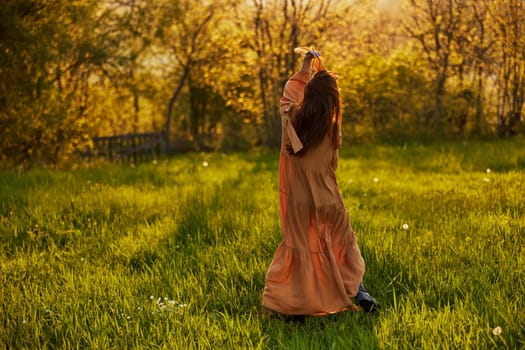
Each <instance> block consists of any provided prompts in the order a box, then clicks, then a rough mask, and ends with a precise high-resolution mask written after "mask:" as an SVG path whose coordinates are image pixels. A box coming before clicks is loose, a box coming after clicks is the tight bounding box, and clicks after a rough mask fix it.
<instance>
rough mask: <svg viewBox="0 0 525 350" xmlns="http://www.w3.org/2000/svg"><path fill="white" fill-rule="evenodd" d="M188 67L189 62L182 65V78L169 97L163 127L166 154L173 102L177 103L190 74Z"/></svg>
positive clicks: (168, 146)
mask: <svg viewBox="0 0 525 350" xmlns="http://www.w3.org/2000/svg"><path fill="white" fill-rule="evenodd" d="M190 66H191V60H188V62H186V64H185V65H184V70H183V72H182V77H181V78H180V80H179V84H178V85H177V88H176V89H175V91H174V92H173V95H172V96H171V98H170V101H169V103H168V112H167V114H166V127H165V132H166V135H165V138H166V139H165V148H166V152H169V150H170V131H171V119H172V115H173V106H174V105H175V102H176V101H177V98H178V97H179V94H180V92H181V91H182V88H183V87H184V83H185V81H186V78H187V77H188V74H189V72H190Z"/></svg>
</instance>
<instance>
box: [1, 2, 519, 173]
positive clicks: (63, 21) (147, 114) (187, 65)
mask: <svg viewBox="0 0 525 350" xmlns="http://www.w3.org/2000/svg"><path fill="white" fill-rule="evenodd" d="M523 33H525V5H524V3H523V1H521V0H501V1H499V0H424V1H423V0H404V1H403V0H398V1H385V0H379V1H372V0H371V1H363V0H332V1H330V0H316V1H311V0H295V1H294V0H250V1H235V0H201V1H190V0H178V1H168V0H156V1H146V0H75V1H63V0H39V1H33V0H7V1H4V2H3V4H2V5H1V6H0V159H1V164H2V167H12V166H20V165H22V166H30V165H33V164H45V165H62V164H69V163H71V162H75V160H76V159H77V156H78V154H79V153H80V152H82V151H85V150H86V149H89V147H91V146H92V143H91V138H92V137H93V136H107V135H117V134H125V133H136V132H150V131H167V138H166V142H167V146H168V149H167V150H168V151H169V152H173V151H182V150H219V149H220V150H234V149H235V150H248V149H253V148H254V147H268V146H269V147H275V146H276V145H278V144H279V137H280V118H279V110H278V101H279V97H280V95H281V93H282V88H283V86H284V83H285V82H286V80H287V78H288V77H289V76H290V75H291V74H293V72H294V71H295V70H296V69H297V68H298V65H299V62H300V60H301V57H300V56H298V55H294V53H293V48H294V47H297V46H304V45H311V46H313V47H315V48H316V49H318V50H320V51H321V53H322V55H323V59H324V62H325V65H326V66H327V67H328V68H329V69H331V70H333V71H336V72H338V73H339V75H340V79H339V83H340V87H341V91H342V96H343V102H344V133H345V140H348V141H351V142H361V141H385V140H392V139H406V138H421V137H429V136H430V137H433V138H436V137H449V136H453V135H454V136H455V135H459V136H460V137H465V138H470V137H478V136H483V137H498V136H499V137H509V136H512V135H516V134H523V132H524V131H525V128H524V125H523V116H522V115H523V104H524V100H525V36H524V35H523Z"/></svg>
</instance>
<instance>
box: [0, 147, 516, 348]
mask: <svg viewBox="0 0 525 350" xmlns="http://www.w3.org/2000/svg"><path fill="white" fill-rule="evenodd" d="M340 155H341V159H340V163H339V169H338V181H339V186H340V189H341V191H342V193H343V197H344V199H345V204H346V207H347V209H348V212H349V215H350V218H351V221H352V226H353V228H354V230H355V231H356V233H357V236H358V239H359V244H360V247H361V250H362V253H363V256H364V258H365V261H366V264H367V273H366V275H365V284H366V286H367V287H368V289H369V291H370V292H371V294H373V295H374V296H375V297H376V298H377V299H378V300H379V301H380V302H381V304H382V305H383V309H382V310H381V311H380V312H377V313H373V314H366V313H362V312H345V313H341V314H336V315H332V316H328V317H311V318H306V320H305V321H304V322H302V323H301V322H290V321H288V320H286V319H283V318H280V317H277V316H275V315H268V314H267V313H265V312H264V311H263V309H262V307H261V294H262V290H263V287H264V276H265V273H266V269H267V267H268V265H269V263H270V261H271V258H272V255H273V252H274V250H275V248H276V247H277V245H278V244H279V242H280V239H281V232H280V223H279V208H278V189H277V178H278V154H277V153H275V152H269V151H258V152H252V153H192V154H186V155H180V156H174V157H170V158H167V159H159V160H158V161H152V162H147V163H142V164H137V165H131V164H127V163H123V164H105V165H97V166H92V167H79V168H77V169H74V170H68V171H66V170H48V169H45V168H37V169H31V170H26V171H16V170H12V171H1V172H0V285H1V293H0V348H9V349H70V348H82V349H520V348H521V349H523V348H525V311H524V309H525V139H523V138H515V139H512V140H492V141H443V142H437V141H434V142H429V143H426V142H406V143H399V144H383V145H371V144H369V145H350V144H344V145H343V149H342V150H341V154H340Z"/></svg>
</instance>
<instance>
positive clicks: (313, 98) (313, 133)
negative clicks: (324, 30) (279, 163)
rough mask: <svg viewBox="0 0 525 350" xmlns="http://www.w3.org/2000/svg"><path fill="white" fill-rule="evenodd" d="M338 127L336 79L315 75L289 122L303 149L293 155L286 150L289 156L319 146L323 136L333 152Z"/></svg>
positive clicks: (338, 113)
mask: <svg viewBox="0 0 525 350" xmlns="http://www.w3.org/2000/svg"><path fill="white" fill-rule="evenodd" d="M341 123H342V107H341V99H340V97H339V89H338V87H337V81H336V77H335V75H334V74H332V73H330V72H328V71H324V70H323V71H319V72H317V73H315V74H314V76H313V77H312V79H310V81H308V83H307V84H306V86H305V88H304V98H303V102H302V103H301V104H300V106H299V109H298V110H297V113H296V114H295V116H294V118H293V121H292V124H293V127H294V128H295V131H296V132H297V135H298V136H299V139H301V142H302V143H303V148H302V149H301V150H300V151H299V152H297V153H294V152H293V151H292V150H291V147H289V153H290V154H293V155H297V156H299V157H301V156H303V155H304V154H305V153H306V152H308V150H309V149H312V148H314V147H315V146H317V145H319V144H320V143H321V142H322V141H323V139H324V137H325V135H326V134H327V133H328V134H329V135H330V137H331V139H332V141H333V145H334V148H336V147H337V143H338V137H339V130H340V128H341Z"/></svg>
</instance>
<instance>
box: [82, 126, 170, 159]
mask: <svg viewBox="0 0 525 350" xmlns="http://www.w3.org/2000/svg"><path fill="white" fill-rule="evenodd" d="M92 141H93V147H92V148H90V149H89V150H88V151H87V152H84V153H83V156H85V157H103V158H106V159H108V160H127V161H133V162H137V161H140V160H146V159H156V158H158V157H159V156H160V155H161V154H162V153H164V152H165V149H164V148H165V132H164V131H158V132H148V133H137V134H123V135H115V136H101V137H93V138H92Z"/></svg>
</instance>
